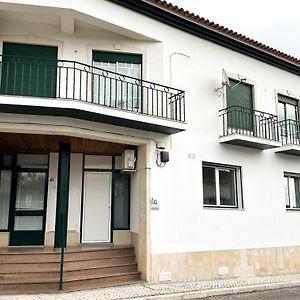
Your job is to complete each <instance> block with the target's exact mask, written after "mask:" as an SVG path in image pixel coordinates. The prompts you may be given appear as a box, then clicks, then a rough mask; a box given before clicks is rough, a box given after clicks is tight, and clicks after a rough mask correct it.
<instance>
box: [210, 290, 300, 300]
mask: <svg viewBox="0 0 300 300" xmlns="http://www.w3.org/2000/svg"><path fill="white" fill-rule="evenodd" d="M248 299H249V300H258V299H259V300H298V299H299V300H300V287H296V288H285V289H280V290H270V291H264V292H257V293H246V294H238V295H229V296H219V297H210V298H207V300H248Z"/></svg>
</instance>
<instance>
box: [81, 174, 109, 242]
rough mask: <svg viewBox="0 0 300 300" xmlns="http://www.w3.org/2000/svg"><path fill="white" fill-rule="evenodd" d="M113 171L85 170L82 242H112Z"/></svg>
mask: <svg viewBox="0 0 300 300" xmlns="http://www.w3.org/2000/svg"><path fill="white" fill-rule="evenodd" d="M111 186H112V173H111V172H96V171H85V172H84V186H83V188H84V190H83V212H82V231H81V232H82V237H81V240H82V243H101V242H102V243H105V242H111V198H112V197H111Z"/></svg>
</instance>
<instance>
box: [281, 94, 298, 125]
mask: <svg viewBox="0 0 300 300" xmlns="http://www.w3.org/2000/svg"><path fill="white" fill-rule="evenodd" d="M278 105H279V121H285V120H295V121H298V118H299V112H298V101H297V100H296V99H293V98H290V97H287V96H283V95H280V94H279V95H278Z"/></svg>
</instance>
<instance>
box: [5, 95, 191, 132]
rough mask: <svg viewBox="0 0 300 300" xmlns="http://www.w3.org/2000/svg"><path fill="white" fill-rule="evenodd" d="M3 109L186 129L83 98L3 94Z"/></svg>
mask: <svg viewBox="0 0 300 300" xmlns="http://www.w3.org/2000/svg"><path fill="white" fill-rule="evenodd" d="M0 112H5V113H15V114H29V115H48V116H61V117H69V118H75V119H81V120H87V121H92V122H98V123H104V124H110V125H115V126H121V127H127V128H133V129H138V130H143V131H152V132H158V133H163V134H174V133H177V132H180V131H184V130H185V127H186V124H185V123H182V122H177V121H174V120H170V119H163V118H160V117H153V116H148V115H146V114H138V113H135V112H132V111H127V110H125V109H124V110H122V109H115V108H110V107H106V106H100V105H97V104H93V103H90V102H85V101H80V100H65V99H53V98H43V97H39V98H38V97H25V96H6V95H1V96H0Z"/></svg>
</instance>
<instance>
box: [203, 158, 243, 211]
mask: <svg viewBox="0 0 300 300" xmlns="http://www.w3.org/2000/svg"><path fill="white" fill-rule="evenodd" d="M240 173H241V170H240V167H236V166H225V165H218V164H211V163H203V166H202V175H203V204H204V206H207V207H225V208H226V207H227V208H238V207H239V208H241V207H242V192H241V174H240Z"/></svg>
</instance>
